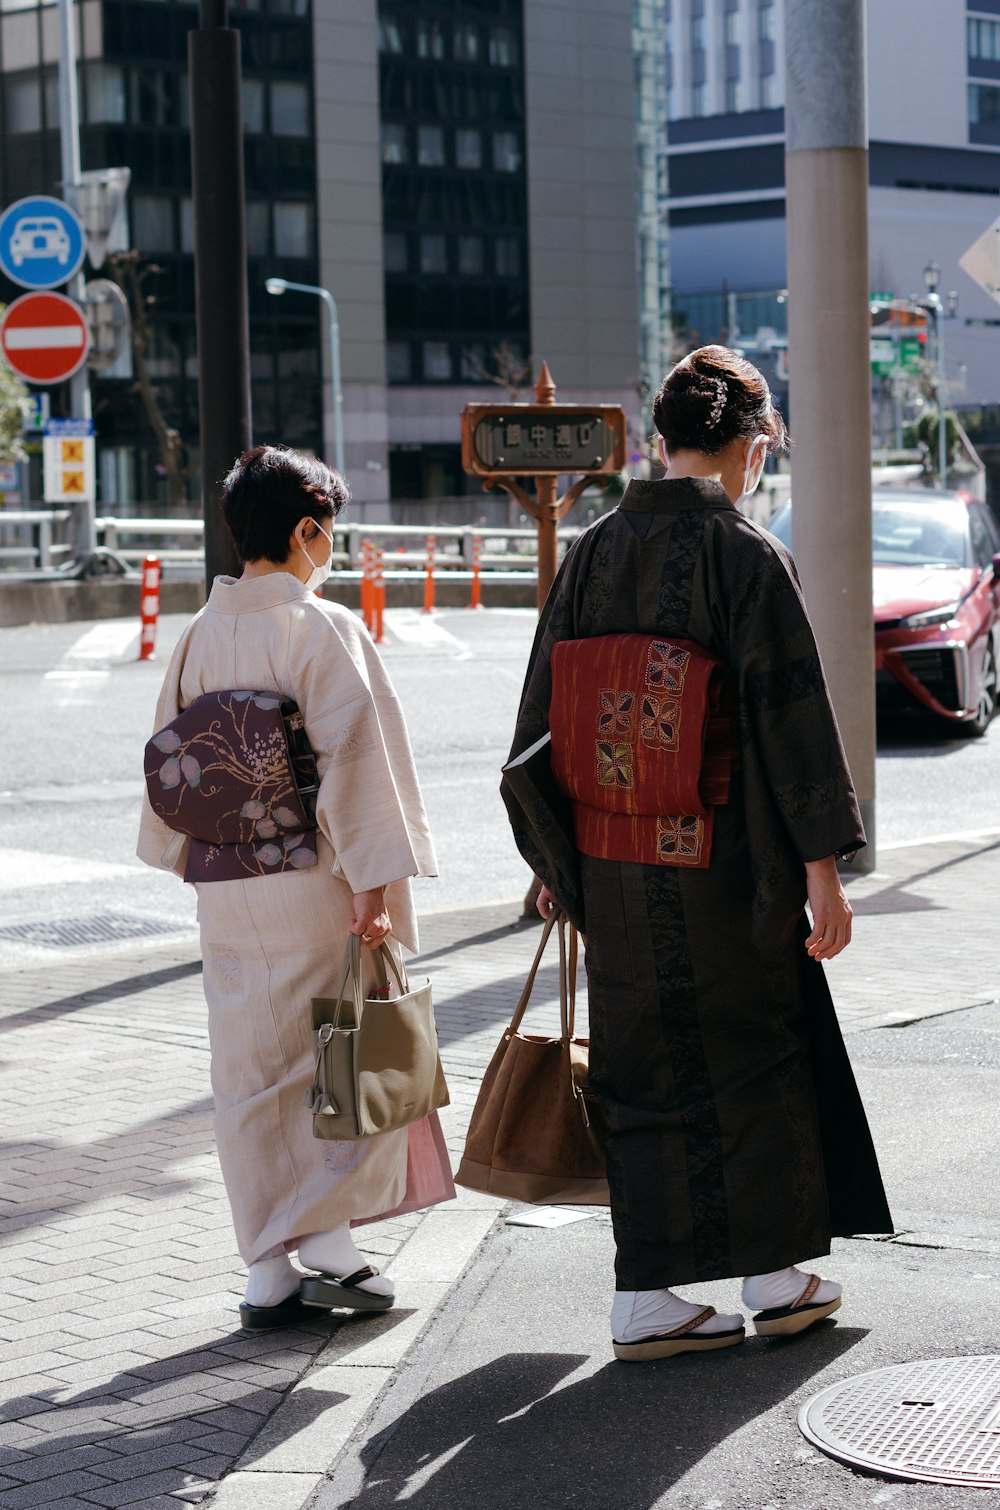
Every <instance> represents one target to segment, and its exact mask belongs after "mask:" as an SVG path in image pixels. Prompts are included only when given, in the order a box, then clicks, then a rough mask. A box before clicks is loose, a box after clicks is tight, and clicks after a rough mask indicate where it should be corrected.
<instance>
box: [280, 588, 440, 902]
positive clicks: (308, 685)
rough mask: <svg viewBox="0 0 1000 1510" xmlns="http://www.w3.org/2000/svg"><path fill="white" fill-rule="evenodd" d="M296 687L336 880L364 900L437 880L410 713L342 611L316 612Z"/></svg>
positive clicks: (293, 643)
mask: <svg viewBox="0 0 1000 1510" xmlns="http://www.w3.org/2000/svg"><path fill="white" fill-rule="evenodd" d="M287 681H288V685H289V686H290V687H291V688H293V689H294V691H295V696H296V699H297V701H298V704H299V707H300V708H301V710H302V716H303V719H304V721H305V726H306V733H307V734H308V736H309V740H310V743H311V745H312V747H313V750H314V752H315V754H316V764H317V768H318V771H319V778H320V787H319V794H318V797H317V802H316V818H317V822H318V824H319V828H320V830H321V832H322V833H323V834H324V835H325V837H326V838H327V839H328V840H329V841H330V843H331V845H332V846H333V849H334V853H335V855H336V863H335V866H334V874H339V875H342V876H343V877H344V878H345V880H346V881H347V883H348V885H349V886H350V888H351V890H352V892H354V893H355V894H356V893H358V892H360V891H369V890H371V889H372V888H374V887H376V886H384V885H388V883H389V882H391V881H400V880H403V879H405V878H407V877H409V876H434V875H437V861H436V859H435V855H434V847H433V844H432V842H431V837H430V832H429V830H428V825H427V815H426V813H425V811H424V804H423V799H422V797H421V795H420V788H419V785H418V783H417V774H416V770H415V768H414V764H413V755H412V753H411V750H410V741H409V738H408V736H407V732H406V724H405V722H404V720H403V713H402V709H401V708H400V705H399V700H398V698H397V697H396V693H395V691H394V690H393V687H392V684H391V682H390V681H389V677H388V675H387V673H386V670H385V667H384V666H383V664H382V661H381V658H380V656H379V654H378V651H377V650H376V649H375V646H374V645H373V644H372V642H371V639H370V638H369V636H368V634H367V632H366V631H365V629H364V626H363V625H362V624H361V623H360V622H359V621H358V620H357V619H355V618H354V615H353V614H351V613H349V612H348V611H347V610H346V609H341V608H339V607H338V606H337V605H335V604H328V605H324V606H320V605H319V604H317V605H307V606H306V607H305V608H304V609H303V611H302V613H301V615H300V616H299V618H298V620H297V621H296V623H295V624H294V625H293V628H292V632H291V636H290V641H289V661H288V676H287Z"/></svg>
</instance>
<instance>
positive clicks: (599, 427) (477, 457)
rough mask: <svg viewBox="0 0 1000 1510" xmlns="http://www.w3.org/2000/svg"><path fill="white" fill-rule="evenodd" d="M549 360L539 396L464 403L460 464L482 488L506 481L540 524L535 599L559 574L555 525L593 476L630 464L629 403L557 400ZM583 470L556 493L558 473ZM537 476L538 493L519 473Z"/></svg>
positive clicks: (542, 598) (544, 595)
mask: <svg viewBox="0 0 1000 1510" xmlns="http://www.w3.org/2000/svg"><path fill="white" fill-rule="evenodd" d="M555 396H556V385H555V383H554V382H553V381H552V374H551V373H550V372H549V369H548V366H547V364H546V363H545V362H543V363H542V369H541V371H540V372H539V374H538V381H537V382H536V384H535V398H536V400H537V402H536V403H534V404H520V403H513V404H466V406H465V409H464V410H463V412H462V466H463V467H464V468H465V470H466V472H471V473H472V474H473V476H475V477H481V478H482V479H483V489H484V491H489V489H490V488H503V489H504V491H505V492H507V493H509V494H510V496H511V497H512V498H513V499H515V500H516V501H517V503H518V504H519V505H520V507H521V508H523V509H524V510H525V512H526V513H528V514H531V516H532V517H533V518H534V520H535V522H536V524H537V527H538V607H539V608H541V606H542V604H543V603H544V602H545V599H546V598H547V596H548V592H549V588H550V587H551V586H552V582H553V580H554V578H555V574H556V527H557V525H558V522H559V520H560V519H562V518H563V517H564V516H565V515H566V514H568V513H569V511H570V509H571V508H572V507H573V505H574V503H576V501H577V499H578V498H579V497H580V494H581V493H582V492H583V491H584V489H585V488H586V487H588V486H589V485H590V483H592V482H593V481H594V479H595V477H602V476H607V475H608V474H609V473H611V472H620V471H621V469H622V467H623V466H624V465H625V410H624V409H622V408H620V407H619V405H617V404H557V403H556V401H555ZM574 472H579V473H581V474H582V475H581V476H580V477H578V478H577V480H576V481H575V482H573V483H571V485H570V486H569V487H568V488H567V489H566V491H565V493H563V494H562V496H561V497H559V496H557V494H558V486H559V478H560V476H565V475H567V474H570V473H574ZM524 477H534V479H535V493H534V496H532V495H531V493H529V492H528V490H527V488H525V487H524V486H523V485H522V483H521V482H520V481H519V480H518V479H519V478H524Z"/></svg>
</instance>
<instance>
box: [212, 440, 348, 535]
mask: <svg viewBox="0 0 1000 1510" xmlns="http://www.w3.org/2000/svg"><path fill="white" fill-rule="evenodd" d="M222 486H223V494H222V512H223V515H224V517H225V521H226V524H227V526H228V528H229V533H230V534H231V535H232V537H233V544H234V545H235V546H236V552H237V555H238V556H239V558H240V560H241V561H260V560H262V559H263V560H268V561H278V562H282V561H287V560H288V540H289V537H290V535H291V533H292V530H293V529H294V528H295V526H296V525H297V524H298V522H299V520H300V519H301V518H302V517H303V516H304V515H306V514H308V515H310V516H311V518H313V519H315V520H316V522H317V523H318V524H322V525H323V526H324V528H325V527H326V525H327V521H328V520H331V519H336V517H337V515H338V514H339V513H340V511H341V509H342V508H343V507H344V505H345V504H346V503H347V500H348V497H349V494H348V490H347V483H346V482H345V481H344V479H343V478H342V477H341V475H340V473H339V472H335V471H334V470H333V468H332V467H328V466H327V465H326V463H325V462H322V461H319V460H318V459H317V458H316V457H315V456H305V455H303V453H302V452H301V451H292V450H291V449H290V448H289V447H288V446H254V447H253V449H252V450H251V451H244V453H243V455H242V456H241V457H240V458H239V460H238V461H237V463H236V465H235V466H234V467H233V469H232V471H231V472H230V473H229V475H228V477H227V478H226V480H225V482H224V483H223V485H222Z"/></svg>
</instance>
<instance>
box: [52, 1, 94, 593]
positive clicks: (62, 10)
mask: <svg viewBox="0 0 1000 1510" xmlns="http://www.w3.org/2000/svg"><path fill="white" fill-rule="evenodd" d="M75 9H76V7H75V6H74V4H73V0H59V75H58V84H59V155H60V166H61V169H62V192H63V198H64V199H67V200H69V201H72V198H73V191H74V189H75V188H76V186H77V184H79V182H80V100H79V95H78V92H77V80H76V16H75V14H74V12H75ZM86 281H87V280H86V278H85V276H84V273H83V269H82V268H81V269H80V271H79V272H78V273H77V274H75V276H74V277H73V278H71V279H70V282H69V286H68V288H67V290H66V291H67V293H68V294H69V296H70V298H71V299H75V300H76V302H77V303H78V304H81V305H82V304H83V303H84V299H85V294H84V289H85V287H86ZM69 408H70V417H71V418H73V419H88V420H89V419H90V418H91V415H92V410H91V405H90V372H89V370H88V368H87V365H86V363H84V365H83V366H82V367H81V368H80V370H79V372H76V373H74V374H73V376H72V377H71V378H70V380H69ZM94 518H95V509H94V499H93V498H92V497H90V496H89V495H88V496H87V497H85V498H81V499H80V503H79V506H78V510H77V515H76V521H75V523H76V555H77V560H78V562H79V563H80V564H81V567H82V569H83V570H84V571H86V570H87V568H88V565H89V564H90V563H92V561H93V558H94V555H95V552H96V549H97V530H96V527H95V524H94Z"/></svg>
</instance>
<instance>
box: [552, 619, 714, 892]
mask: <svg viewBox="0 0 1000 1510" xmlns="http://www.w3.org/2000/svg"><path fill="white" fill-rule="evenodd" d="M551 667H552V701H551V704H550V709H549V728H550V730H551V733H552V772H553V775H554V776H555V779H556V781H557V783H558V784H559V787H560V789H561V790H562V791H563V792H565V793H566V795H567V796H568V797H569V798H570V799H571V801H572V803H573V819H574V826H575V831H576V843H577V848H578V849H579V850H580V851H581V852H582V853H583V854H585V855H593V856H594V857H595V858H596V859H601V860H623V861H634V862H637V863H639V864H642V865H686V866H694V867H696V868H698V869H704V868H706V867H707V865H708V863H709V859H710V857H711V850H712V826H713V817H714V810H715V808H716V807H718V806H719V805H720V804H722V803H725V802H727V801H728V800H729V785H730V781H731V778H732V773H733V768H734V764H735V749H736V741H735V728H734V703H735V700H734V697H733V690H732V683H731V681H730V680H729V679H728V678H727V676H726V674H725V668H724V666H723V664H722V662H721V661H719V660H717V659H716V658H715V657H714V656H712V655H709V653H708V652H707V651H706V650H702V648H701V647H700V646H699V645H695V644H693V643H692V642H691V641H690V640H667V639H663V638H658V637H656V636H654V635H648V634H607V635H598V636H596V637H595V638H593V639H588V640H562V641H560V642H559V644H558V645H556V647H555V649H554V650H553V652H552V661H551Z"/></svg>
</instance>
